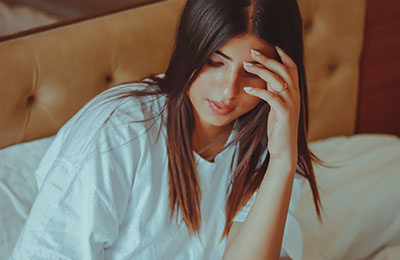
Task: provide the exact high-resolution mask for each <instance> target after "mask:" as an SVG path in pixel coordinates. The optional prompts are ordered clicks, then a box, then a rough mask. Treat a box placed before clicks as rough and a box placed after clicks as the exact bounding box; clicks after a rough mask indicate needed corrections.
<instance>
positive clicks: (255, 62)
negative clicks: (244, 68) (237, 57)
mask: <svg viewBox="0 0 400 260" xmlns="http://www.w3.org/2000/svg"><path fill="white" fill-rule="evenodd" d="M215 53H216V54H218V55H220V56H222V57H224V58H225V59H227V60H229V61H232V58H231V57H229V56H228V55H226V54H225V53H223V52H222V51H220V50H216V51H215ZM250 63H253V64H260V63H259V62H257V61H252V62H250Z"/></svg>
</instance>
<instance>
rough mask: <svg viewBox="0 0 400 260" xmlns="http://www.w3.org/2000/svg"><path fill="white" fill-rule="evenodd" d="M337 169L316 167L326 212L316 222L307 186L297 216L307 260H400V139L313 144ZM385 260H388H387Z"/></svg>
mask: <svg viewBox="0 0 400 260" xmlns="http://www.w3.org/2000/svg"><path fill="white" fill-rule="evenodd" d="M310 149H311V151H312V152H314V153H315V154H316V155H317V156H318V157H320V158H321V159H322V160H325V161H326V162H327V163H328V164H331V165H335V166H340V167H339V168H336V169H329V168H323V167H321V166H319V165H317V166H318V167H315V173H316V178H317V183H318V187H319V191H320V195H321V200H322V204H323V206H324V209H325V214H326V215H322V216H323V220H324V222H323V224H322V225H321V224H319V222H318V221H317V218H316V214H315V210H314V204H313V201H312V195H311V190H310V188H309V183H308V181H305V182H304V184H303V185H304V186H303V192H302V197H301V200H300V204H299V206H298V208H297V211H296V214H295V216H296V217H297V219H298V221H299V224H300V226H301V228H302V231H303V246H304V248H303V252H304V253H303V259H305V260H306V259H329V260H334V259H346V260H352V259H354V260H355V259H374V260H378V259H381V260H383V259H400V255H397V257H395V258H393V257H392V258H390V257H388V256H393V254H396V252H397V253H399V252H400V214H399V213H400V187H399V186H400V138H399V137H396V136H393V135H378V134H359V135H353V136H351V137H344V136H340V137H333V138H329V139H325V140H321V141H316V142H314V143H310ZM385 257H387V258H385Z"/></svg>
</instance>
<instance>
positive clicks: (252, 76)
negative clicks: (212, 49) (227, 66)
mask: <svg viewBox="0 0 400 260" xmlns="http://www.w3.org/2000/svg"><path fill="white" fill-rule="evenodd" d="M207 65H209V66H212V67H220V66H222V65H224V64H223V63H222V62H216V61H213V60H211V59H208V60H207ZM245 72H246V74H247V75H249V77H251V78H259V76H258V75H256V74H254V73H250V72H247V71H245Z"/></svg>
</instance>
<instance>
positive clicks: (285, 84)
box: [275, 82, 288, 94]
mask: <svg viewBox="0 0 400 260" xmlns="http://www.w3.org/2000/svg"><path fill="white" fill-rule="evenodd" d="M287 88H288V84H287V83H286V82H285V83H283V89H281V90H279V91H275V94H279V93H281V92H282V91H284V90H285V89H287Z"/></svg>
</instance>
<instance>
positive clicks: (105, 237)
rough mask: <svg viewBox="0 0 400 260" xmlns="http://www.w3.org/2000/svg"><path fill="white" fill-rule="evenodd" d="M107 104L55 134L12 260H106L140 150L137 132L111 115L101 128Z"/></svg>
mask: <svg viewBox="0 0 400 260" xmlns="http://www.w3.org/2000/svg"><path fill="white" fill-rule="evenodd" d="M109 104H111V103H109ZM110 106H111V107H110V109H108V108H104V107H103V108H104V109H96V110H89V112H88V113H85V114H83V117H82V120H80V121H78V122H77V123H76V124H72V123H70V122H69V123H68V124H67V125H66V127H64V128H63V130H62V133H60V134H59V135H57V136H56V138H55V140H54V141H53V143H52V144H51V146H50V147H49V150H48V151H53V152H55V154H56V155H54V154H53V153H51V152H47V153H46V155H45V156H44V157H43V159H42V161H41V163H40V166H39V167H38V169H37V170H36V173H35V175H38V176H40V178H39V182H38V187H39V191H38V194H37V196H36V198H35V200H34V202H33V205H32V207H31V211H30V214H29V216H28V218H27V220H26V222H25V224H24V226H23V228H22V230H21V233H20V235H19V238H18V240H17V242H16V244H15V246H14V250H13V252H12V254H11V256H10V259H18V260H24V259H35V260H37V259H46V260H49V259H57V260H66V259H85V260H86V259H87V260H91V259H96V260H97V259H104V250H105V248H107V247H110V246H111V245H112V244H113V243H114V241H115V240H116V239H117V237H118V233H119V225H120V224H121V223H122V221H123V219H124V216H125V211H126V208H127V206H128V201H129V197H130V194H131V189H132V185H133V181H134V176H135V175H134V173H135V172H136V168H135V167H136V165H137V163H138V160H139V158H140V152H139V151H140V147H141V144H140V141H139V140H138V139H134V138H131V137H132V136H136V135H137V132H135V129H136V128H135V129H132V128H130V127H128V126H127V127H122V125H124V124H121V122H120V121H119V120H117V119H115V118H116V117H115V116H114V117H112V118H111V119H110V120H108V121H107V123H106V124H103V122H105V121H106V120H105V119H106V118H107V115H109V114H111V111H113V109H112V105H110ZM79 114H80V113H79ZM116 114H117V112H115V115H116ZM102 116H104V117H102ZM100 126H102V127H100ZM82 131H83V132H84V134H82ZM129 135H131V136H129ZM131 139H132V140H131ZM89 142H90V145H88V143H89ZM124 144H126V145H125V146H124ZM82 147H89V148H87V149H86V150H85V149H81V148H82ZM124 147H125V148H124ZM83 150H84V151H85V153H80V152H79V151H83ZM132 155H135V156H134V157H132ZM72 158H75V159H74V160H72Z"/></svg>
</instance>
